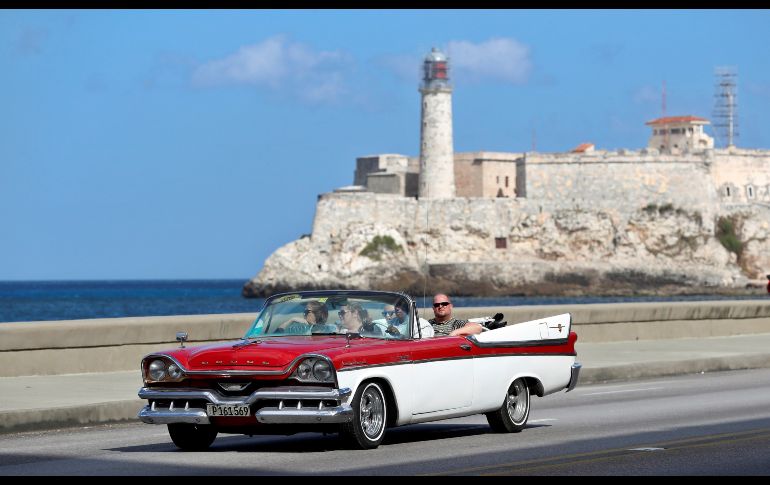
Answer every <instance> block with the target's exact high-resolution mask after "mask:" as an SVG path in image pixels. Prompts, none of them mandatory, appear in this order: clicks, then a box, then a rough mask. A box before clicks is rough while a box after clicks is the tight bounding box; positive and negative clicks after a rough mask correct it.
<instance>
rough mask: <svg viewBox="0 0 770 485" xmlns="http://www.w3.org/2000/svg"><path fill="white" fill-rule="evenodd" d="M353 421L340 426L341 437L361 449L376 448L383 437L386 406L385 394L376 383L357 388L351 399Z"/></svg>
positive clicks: (386, 412)
mask: <svg viewBox="0 0 770 485" xmlns="http://www.w3.org/2000/svg"><path fill="white" fill-rule="evenodd" d="M352 406H353V420H352V421H351V422H350V423H345V424H343V425H342V435H343V437H344V438H346V439H347V441H349V442H350V443H351V444H353V445H355V446H357V447H359V448H362V449H371V448H377V447H378V446H380V443H382V439H383V437H384V436H385V425H386V423H387V418H388V409H387V408H388V406H387V402H386V401H385V394H384V393H383V392H382V388H381V387H380V385H379V384H377V383H376V382H368V383H366V384H363V385H361V386H358V390H357V391H356V395H355V396H354V397H353V403H352Z"/></svg>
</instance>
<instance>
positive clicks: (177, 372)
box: [168, 364, 182, 380]
mask: <svg viewBox="0 0 770 485" xmlns="http://www.w3.org/2000/svg"><path fill="white" fill-rule="evenodd" d="M168 376H169V377H170V378H171V379H175V380H176V379H179V378H180V377H182V369H180V368H179V366H178V365H176V364H171V365H169V366H168Z"/></svg>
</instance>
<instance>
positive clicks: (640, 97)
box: [632, 86, 661, 104]
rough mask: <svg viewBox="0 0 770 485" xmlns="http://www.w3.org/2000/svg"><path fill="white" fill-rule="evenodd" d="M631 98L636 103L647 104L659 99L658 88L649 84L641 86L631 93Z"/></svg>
mask: <svg viewBox="0 0 770 485" xmlns="http://www.w3.org/2000/svg"><path fill="white" fill-rule="evenodd" d="M632 97H633V100H634V102H635V103H637V104H649V103H654V102H658V101H660V100H661V93H660V90H658V89H656V88H653V87H651V86H642V87H641V88H639V89H637V90H636V91H635V92H634V93H633V96H632Z"/></svg>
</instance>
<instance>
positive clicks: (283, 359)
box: [161, 336, 376, 372]
mask: <svg viewBox="0 0 770 485" xmlns="http://www.w3.org/2000/svg"><path fill="white" fill-rule="evenodd" d="M368 341H369V342H370V343H372V344H376V341H374V340H373V339H368ZM346 343H347V339H345V338H344V337H342V336H334V337H321V336H292V337H273V338H270V337H266V338H261V339H251V340H248V341H246V340H238V341H234V342H227V343H221V344H211V345H202V346H197V347H188V348H185V349H181V348H180V349H174V350H173V351H169V352H161V353H162V354H165V355H168V356H170V357H173V358H174V359H176V360H177V361H178V362H179V363H180V364H182V366H183V367H184V368H185V369H187V370H188V371H192V372H195V371H210V370H221V369H231V370H252V371H259V370H271V371H275V370H280V369H283V368H285V367H287V366H288V365H289V364H291V363H292V362H293V361H294V360H295V359H297V358H298V357H300V356H301V355H304V354H319V353H320V354H325V355H329V354H330V353H336V351H337V350H338V349H345V348H346ZM355 344H356V347H360V346H361V345H362V344H364V342H362V341H361V340H358V341H357V342H355ZM364 345H365V344H364Z"/></svg>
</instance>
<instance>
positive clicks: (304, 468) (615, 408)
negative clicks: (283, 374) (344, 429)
mask: <svg viewBox="0 0 770 485" xmlns="http://www.w3.org/2000/svg"><path fill="white" fill-rule="evenodd" d="M768 383H770V369H759V370H748V371H729V372H716V373H711V374H697V375H689V376H680V377H673V378H661V379H654V380H640V381H634V382H628V383H613V384H602V385H591V386H578V388H577V389H575V390H574V391H572V392H570V393H564V392H561V393H558V394H554V395H551V396H547V397H545V398H533V400H532V412H531V414H530V419H529V425H528V427H527V428H526V429H525V430H524V431H522V432H521V433H518V434H495V433H492V432H491V430H490V429H489V427H488V425H487V424H486V419H485V418H484V417H483V416H472V417H468V418H459V419H453V420H447V421H441V422H436V423H428V424H422V425H413V426H406V427H402V428H396V429H391V430H388V432H387V435H386V438H385V443H384V444H383V445H382V446H380V447H379V448H378V449H376V450H370V451H360V450H350V449H344V448H343V447H342V446H341V445H340V442H339V441H338V440H337V439H336V436H335V435H328V436H324V435H319V434H309V433H308V434H301V435H295V436H289V437H284V436H262V437H253V438H249V437H246V436H236V435H220V436H219V437H218V438H217V440H216V441H215V442H214V445H213V446H212V448H211V449H210V450H209V451H207V452H202V453H186V452H181V451H179V450H177V448H176V447H175V446H174V445H173V444H172V443H171V441H170V439H169V438H168V435H167V433H166V428H165V426H153V425H146V424H122V425H113V426H97V427H92V428H80V429H65V430H57V431H46V432H32V433H21V434H8V435H0V475H166V474H170V475H221V474H228V475H242V474H261V475H262V474H264V475H271V474H281V475H284V474H309V475H310V474H312V475H316V474H351V475H433V474H438V475H445V474H448V475H462V474H468V475H510V474H513V475H520V474H521V475H769V474H770V406H769V405H768V404H770V386H768Z"/></svg>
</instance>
